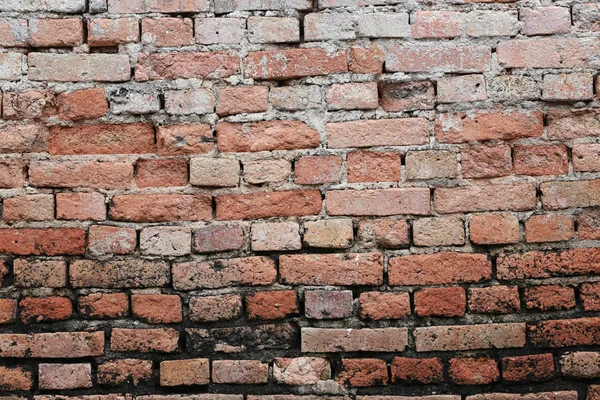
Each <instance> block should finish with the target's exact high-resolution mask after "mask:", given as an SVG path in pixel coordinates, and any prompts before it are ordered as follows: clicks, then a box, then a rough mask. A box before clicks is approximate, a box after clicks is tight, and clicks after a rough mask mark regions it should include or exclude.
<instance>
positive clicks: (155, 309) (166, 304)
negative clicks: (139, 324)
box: [131, 294, 183, 324]
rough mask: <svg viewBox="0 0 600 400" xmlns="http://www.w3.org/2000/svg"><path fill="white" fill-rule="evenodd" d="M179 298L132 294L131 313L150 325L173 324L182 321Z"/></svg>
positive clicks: (166, 295)
mask: <svg viewBox="0 0 600 400" xmlns="http://www.w3.org/2000/svg"><path fill="white" fill-rule="evenodd" d="M181 310H182V308H181V298H180V297H179V296H178V295H174V294H173V295H170V294H133V295H131V311H132V312H133V315H134V316H135V317H137V318H141V319H142V320H144V321H146V322H148V323H150V324H174V323H178V322H181V321H182V320H183V318H182V316H181V312H182V311H181Z"/></svg>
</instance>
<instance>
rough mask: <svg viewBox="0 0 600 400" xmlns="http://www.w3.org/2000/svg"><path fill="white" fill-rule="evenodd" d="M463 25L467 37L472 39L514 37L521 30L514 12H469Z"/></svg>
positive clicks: (516, 14)
mask: <svg viewBox="0 0 600 400" xmlns="http://www.w3.org/2000/svg"><path fill="white" fill-rule="evenodd" d="M464 23H465V29H466V32H467V35H469V36H473V37H482V36H490V37H493V36H516V35H517V33H519V30H520V28H521V25H520V24H519V21H518V13H517V12H514V11H513V12H503V11H495V10H494V11H471V12H469V13H467V14H466V15H465V20H464Z"/></svg>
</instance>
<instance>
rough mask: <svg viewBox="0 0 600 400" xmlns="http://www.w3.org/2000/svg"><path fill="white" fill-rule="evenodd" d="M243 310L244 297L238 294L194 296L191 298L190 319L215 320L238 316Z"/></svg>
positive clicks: (197, 320)
mask: <svg viewBox="0 0 600 400" xmlns="http://www.w3.org/2000/svg"><path fill="white" fill-rule="evenodd" d="M241 312H242V299H241V297H240V295H238V294H225V295H218V296H202V297H200V296H194V297H191V298H190V320H191V321H194V322H214V321H224V320H230V319H234V318H237V317H238V316H239V315H240V314H241Z"/></svg>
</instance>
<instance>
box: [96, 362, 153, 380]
mask: <svg viewBox="0 0 600 400" xmlns="http://www.w3.org/2000/svg"><path fill="white" fill-rule="evenodd" d="M96 379H97V380H98V383H99V384H101V385H111V386H113V385H115V386H116V385H124V384H133V385H138V384H139V383H140V382H148V381H150V380H152V361H151V360H138V359H135V358H123V359H119V360H110V361H105V362H103V363H102V364H99V365H98V371H97V375H96Z"/></svg>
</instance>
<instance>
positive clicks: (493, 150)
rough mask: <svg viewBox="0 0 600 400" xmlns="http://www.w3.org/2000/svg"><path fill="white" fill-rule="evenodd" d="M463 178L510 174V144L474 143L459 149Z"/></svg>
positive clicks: (511, 166)
mask: <svg viewBox="0 0 600 400" xmlns="http://www.w3.org/2000/svg"><path fill="white" fill-rule="evenodd" d="M460 159H461V167H462V168H461V171H462V176H463V177H464V178H495V177H497V176H505V175H510V174H511V173H512V170H513V164H512V154H511V148H510V146H505V145H494V146H487V145H476V146H467V147H463V148H462V149H461V151H460Z"/></svg>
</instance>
